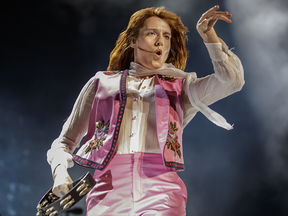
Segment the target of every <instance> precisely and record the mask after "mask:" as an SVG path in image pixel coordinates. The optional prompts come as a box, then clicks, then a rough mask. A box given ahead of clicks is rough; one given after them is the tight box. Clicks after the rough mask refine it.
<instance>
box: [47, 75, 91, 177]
mask: <svg viewBox="0 0 288 216" xmlns="http://www.w3.org/2000/svg"><path fill="white" fill-rule="evenodd" d="M94 80H95V76H94V77H92V78H91V79H90V80H89V81H88V82H87V83H86V84H85V86H84V87H83V88H82V90H81V92H80V94H79V96H78V98H77V100H76V102H75V104H74V106H73V109H72V112H71V114H70V116H69V117H68V119H67V121H66V122H65V123H64V125H63V127H62V131H61V133H60V135H59V137H58V138H57V139H55V140H54V141H53V143H52V146H51V148H50V149H49V150H48V152H47V161H48V163H49V164H50V166H51V169H52V173H53V172H54V170H55V168H56V167H57V166H58V165H59V164H62V165H64V166H65V167H66V168H70V167H72V166H73V165H74V163H73V161H72V158H73V156H72V153H73V152H74V150H75V149H76V148H77V147H79V144H80V142H81V140H82V138H83V137H84V136H85V134H86V133H87V130H88V124H89V117H90V112H91V107H92V103H93V100H94V96H95V87H94Z"/></svg>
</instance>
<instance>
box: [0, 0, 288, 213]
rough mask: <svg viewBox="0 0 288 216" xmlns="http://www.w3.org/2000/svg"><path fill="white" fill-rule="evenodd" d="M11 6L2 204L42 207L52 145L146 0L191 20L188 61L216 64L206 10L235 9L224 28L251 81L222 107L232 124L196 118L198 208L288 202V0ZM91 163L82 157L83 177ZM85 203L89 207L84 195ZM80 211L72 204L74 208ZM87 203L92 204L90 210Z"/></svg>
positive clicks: (238, 209)
mask: <svg viewBox="0 0 288 216" xmlns="http://www.w3.org/2000/svg"><path fill="white" fill-rule="evenodd" d="M5 3H6V6H5V5H4V4H3V5H2V7H1V9H2V10H1V17H2V18H1V21H0V22H1V40H0V44H1V48H0V52H1V58H0V71H1V79H0V147H1V148H0V176H1V177H0V215H2V216H27V215H34V214H35V213H36V205H37V202H38V201H39V199H40V198H41V196H42V195H43V194H44V193H45V192H46V191H47V190H48V189H49V188H50V187H51V186H52V183H53V181H52V177H51V170H50V167H49V166H48V164H47V162H46V151H47V150H48V149H49V147H50V145H51V143H52V141H53V140H54V139H55V138H56V137H57V136H58V135H59V133H60V130H61V127H62V124H63V123H64V120H65V119H66V118H67V117H68V116H69V113H70V111H71V109H72V106H73V103H74V101H75V99H76V97H77V95H78V93H79V92H80V90H81V88H82V87H83V85H84V84H85V83H86V81H87V80H88V79H89V78H90V77H92V76H93V75H94V74H95V73H96V72H97V71H98V70H105V69H106V67H107V65H108V61H109V53H110V52H111V50H112V49H113V47H114V44H115V41H116V39H117V37H118V35H119V33H120V32H121V31H122V30H124V29H125V27H126V25H127V23H128V20H129V17H130V16H131V14H132V13H134V12H135V11H136V10H138V9H141V8H144V7H151V6H160V5H164V6H166V8H167V9H168V10H171V11H173V12H175V13H177V14H178V15H179V16H181V18H182V20H183V22H184V24H185V25H186V26H187V27H188V28H189V30H190V32H189V34H188V37H189V40H188V50H189V56H190V57H189V60H188V63H187V68H186V71H188V72H190V71H195V72H197V73H198V76H199V77H202V76H205V75H208V74H210V73H212V70H213V67H212V64H211V61H210V59H209V56H208V53H207V50H206V48H205V46H204V44H203V42H202V40H201V38H200V36H199V35H198V33H197V32H196V29H195V26H196V22H197V20H198V19H199V17H200V16H201V14H202V13H203V12H204V11H206V10H207V9H208V8H210V7H212V6H214V5H216V4H219V5H220V9H221V10H228V11H229V12H231V13H232V14H233V17H232V21H233V22H232V24H226V23H224V22H221V21H219V22H218V23H217V24H216V31H217V33H218V35H219V37H221V38H222V39H223V40H224V41H226V43H227V44H228V45H229V47H230V48H232V47H235V49H234V52H235V53H236V54H237V55H238V56H239V57H240V58H241V60H242V62H243V65H244V69H245V78H246V84H245V86H244V88H243V90H242V91H241V92H239V93H236V94H234V95H232V96H230V97H228V98H226V99H224V100H221V101H219V102H218V103H216V104H214V105H212V109H214V110H215V111H217V112H219V113H220V114H222V115H223V116H224V117H225V118H226V119H227V121H228V122H229V123H231V124H234V129H233V130H232V131H226V130H224V129H221V128H218V127H217V126H215V125H214V124H212V123H211V122H209V121H208V120H207V119H206V118H205V117H204V116H203V115H202V114H197V115H196V117H195V119H194V120H193V121H192V122H191V123H190V124H189V125H188V126H187V127H186V128H185V130H184V158H185V164H186V169H185V171H184V172H181V173H180V175H181V177H182V178H183V180H184V182H185V183H186V185H187V189H188V203H187V215H188V216H190V215H192V216H244V215H245V216H258V215H259V216H260V215H261V216H266V215H267V216H268V215H269V216H271V215H273V216H278V215H279V216H282V215H283V216H284V215H285V216H286V215H287V214H288V205H287V203H288V185H287V180H288V176H287V173H288V166H287V165H288V161H287V154H288V148H287V142H288V131H287V129H288V115H287V111H288V99H287V92H288V91H287V88H288V75H287V70H288V61H287V59H288V58H287V56H288V53H287V52H288V43H287V34H288V13H287V9H288V2H287V1H286V0H283V1H280V0H274V1H270V0H219V1H215V0H177V1H176V0H153V1H152V0H145V1H144V0H134V1H133V0H121V1H119V0H49V1H48V0H42V1H34V2H33V1H5ZM85 172H87V169H83V168H81V167H78V166H77V165H75V166H74V168H72V169H70V173H71V176H72V177H73V179H76V178H78V177H80V176H81V175H82V174H84V173H85ZM77 206H78V207H80V208H82V209H85V203H84V200H83V201H81V202H80V203H79V204H78V205H77ZM71 215H72V214H71ZM82 215H85V213H84V212H83V214H82Z"/></svg>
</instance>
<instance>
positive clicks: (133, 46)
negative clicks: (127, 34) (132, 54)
mask: <svg viewBox="0 0 288 216" xmlns="http://www.w3.org/2000/svg"><path fill="white" fill-rule="evenodd" d="M129 42H130V47H132V48H135V38H130V40H129Z"/></svg>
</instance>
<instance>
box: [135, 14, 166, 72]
mask: <svg viewBox="0 0 288 216" xmlns="http://www.w3.org/2000/svg"><path fill="white" fill-rule="evenodd" d="M132 47H133V48H134V62H136V63H138V64H141V65H143V66H144V67H146V68H149V69H159V68H161V67H162V66H163V64H164V63H165V61H166V59H167V58H168V55H169V52H170V47H171V29H170V26H169V25H168V24H167V23H166V22H165V21H164V20H162V19H161V18H159V17H156V16H154V17H149V18H148V19H146V20H145V22H144V25H143V27H142V28H141V29H140V30H139V34H138V38H137V39H136V42H135V44H132Z"/></svg>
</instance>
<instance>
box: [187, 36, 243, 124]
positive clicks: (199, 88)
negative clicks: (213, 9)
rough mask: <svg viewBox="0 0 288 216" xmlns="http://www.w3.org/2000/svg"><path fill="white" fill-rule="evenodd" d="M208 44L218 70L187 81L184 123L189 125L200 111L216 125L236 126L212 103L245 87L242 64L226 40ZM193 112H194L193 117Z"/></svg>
mask: <svg viewBox="0 0 288 216" xmlns="http://www.w3.org/2000/svg"><path fill="white" fill-rule="evenodd" d="M205 45H206V47H207V49H208V52H209V55H210V58H211V60H212V64H213V67H214V72H215V73H214V74H211V75H208V76H206V77H203V78H196V79H195V78H193V76H191V78H190V77H189V76H187V79H186V80H185V82H186V83H185V84H184V85H185V86H184V91H185V94H186V99H185V95H184V100H183V101H184V103H183V107H186V108H185V110H184V123H185V124H187V123H188V122H189V121H190V120H191V119H192V118H193V117H194V115H195V114H196V113H195V112H196V111H200V112H202V113H203V114H204V115H205V116H206V117H207V118H208V119H209V120H210V121H212V122H213V123H215V124H216V125H218V126H220V127H223V128H225V129H232V126H231V125H230V124H228V123H227V122H226V120H225V119H224V118H223V117H222V116H221V115H219V114H218V113H216V112H214V111H213V110H211V109H210V108H209V107H208V106H209V105H211V104H213V103H214V102H216V101H218V100H220V99H222V98H225V97H227V96H228V95H231V94H233V93H235V92H237V91H240V90H241V89H242V87H243V85H244V82H245V81H244V70H243V67H242V63H241V61H240V59H239V58H238V57H237V56H236V55H235V54H234V53H233V52H232V51H230V50H228V47H227V45H226V44H225V43H224V42H223V41H221V43H205ZM228 56H230V57H231V58H232V60H233V61H234V63H235V65H236V67H235V65H234V64H233V63H231V62H230V61H229V60H228ZM191 75H192V74H191ZM188 99H189V100H188ZM189 103H190V104H189ZM188 104H189V105H188ZM191 113H192V114H193V113H194V115H192V116H191Z"/></svg>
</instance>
